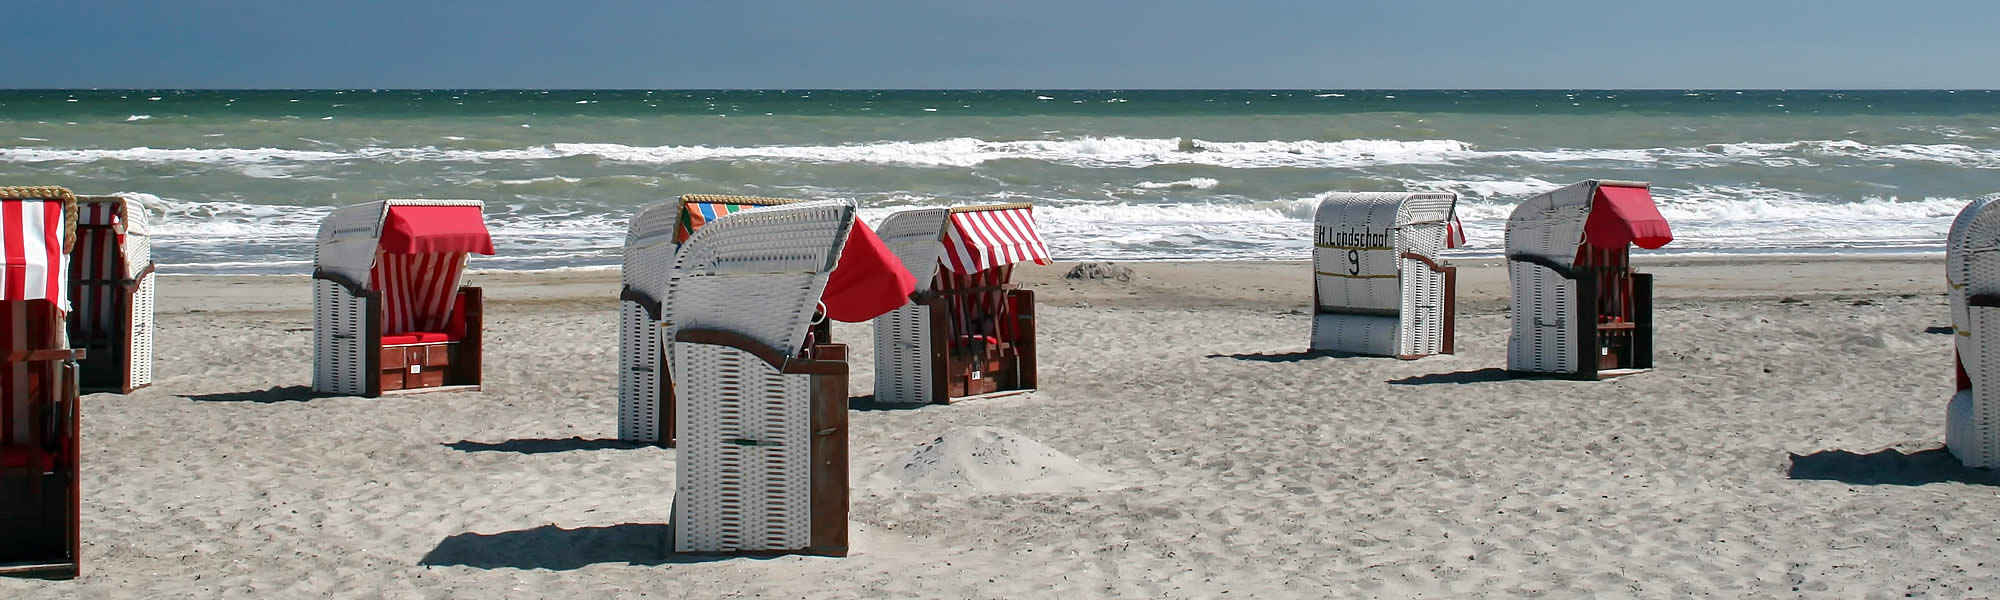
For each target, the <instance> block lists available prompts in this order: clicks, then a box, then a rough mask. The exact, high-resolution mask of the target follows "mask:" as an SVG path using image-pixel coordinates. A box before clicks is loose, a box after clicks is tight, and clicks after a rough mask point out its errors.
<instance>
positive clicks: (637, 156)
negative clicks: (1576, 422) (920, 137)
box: [0, 137, 2000, 168]
mask: <svg viewBox="0 0 2000 600" xmlns="http://www.w3.org/2000/svg"><path fill="white" fill-rule="evenodd" d="M323 147H325V146H323ZM576 156H594V157H597V158H600V159H603V160H607V161H613V162H624V163H635V164H676V163H685V162H693V161H701V160H745V159H748V160H772V161H798V162H817V163H864V164H881V165H901V166H922V167H971V166H977V165H980V164H984V163H987V162H992V161H1001V160H1033V161H1044V162H1051V163H1056V164H1063V165H1071V166H1078V167H1092V168H1139V167H1148V166H1154V165H1203V166H1214V167H1224V168H1357V167H1370V166H1384V165H1445V164H1460V165H1465V164H1481V163H1482V162H1483V161H1484V162H1490V161H1501V163H1502V164H1508V165H1512V164H1517V163H1576V164H1602V165H1605V166H1617V167H1668V168H1701V167H1716V166H1724V165H1729V164H1745V165H1762V166H1771V167H1785V166H1813V165H1817V164H1821V163H1823V162H1825V161H1830V160H1831V161H1847V162H1849V163H1854V162H1859V163H1863V164H1866V163H1880V162H1888V161H1900V162H1930V163H1939V164H1947V165H1952V166H1959V167H1971V168H2000V149H1985V148H1975V147H1972V146H1967V145H1964V144H1888V145H1868V144H1862V143H1859V142H1853V141H1847V140H1837V141H1827V140H1816V141H1798V142H1780V143H1768V142H1736V143H1724V144H1710V145H1707V146H1701V147H1687V148H1595V149H1481V148H1477V147H1475V146H1473V145H1472V144H1470V143H1467V142H1463V141H1459V140H1450V139H1441V140H1414V141H1412V140H1382V139H1354V140H1340V141H1313V140H1295V141H1285V140H1268V141H1250V142H1227V141H1208V140H1200V139H1183V138H1128V137H1083V138H1071V139H1060V140H1019V141H987V140H981V139H977V138H949V139H941V140H933V141H924V142H908V141H883V142H872V143H862V144H845V145H800V146H632V145H625V144H610V143H572V142H564V143H554V144H548V145H543V146H529V147H521V148H507V149H499V150H460V149H441V148H437V147H434V146H423V147H365V148H359V149H350V150H334V149H330V148H329V149H325V150H298V149H285V148H271V147H265V148H215V149H208V148H149V147H136V148H123V149H95V148H93V149H69V148H0V162H49V161H60V162H74V163H88V162H94V161H99V160H121V161H134V162H149V163H170V162H187V163H241V162H269V161H295V162H324V161H340V160H363V161H381V162H390V163H404V162H487V161H522V160H548V159H555V158H567V157H576Z"/></svg>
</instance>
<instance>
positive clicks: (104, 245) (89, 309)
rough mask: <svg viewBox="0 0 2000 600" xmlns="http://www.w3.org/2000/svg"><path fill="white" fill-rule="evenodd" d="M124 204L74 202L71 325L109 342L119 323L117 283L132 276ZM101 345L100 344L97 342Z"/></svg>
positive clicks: (93, 338)
mask: <svg viewBox="0 0 2000 600" xmlns="http://www.w3.org/2000/svg"><path fill="white" fill-rule="evenodd" d="M124 217H125V215H124V210H123V205H122V204H120V203H117V202H83V203H79V205H78V206H77V220H78V223H77V228H76V245H75V246H74V247H73V248H71V249H70V256H71V260H70V269H69V277H70V286H71V287H72V288H73V289H72V290H71V296H72V297H73V298H75V300H76V307H75V308H76V310H74V311H72V312H71V313H70V326H71V327H73V328H74V331H76V332H78V333H80V334H82V336H81V337H83V338H84V339H85V340H88V341H95V342H109V341H111V340H113V339H116V338H115V336H110V335H103V336H100V335H95V334H98V333H106V334H109V333H114V332H116V331H117V330H118V328H119V327H120V325H121V324H120V323H118V309H119V308H121V307H118V306H116V305H115V304H114V303H113V302H114V300H115V299H116V298H117V296H116V295H115V293H116V291H117V289H118V286H119V285H120V284H121V283H123V281H124V280H125V279H126V278H128V277H131V276H132V275H133V274H132V273H126V272H125V253H124V243H125V234H124V233H123V227H121V225H122V224H123V223H122V221H123V220H124ZM100 345H101V344H100Z"/></svg>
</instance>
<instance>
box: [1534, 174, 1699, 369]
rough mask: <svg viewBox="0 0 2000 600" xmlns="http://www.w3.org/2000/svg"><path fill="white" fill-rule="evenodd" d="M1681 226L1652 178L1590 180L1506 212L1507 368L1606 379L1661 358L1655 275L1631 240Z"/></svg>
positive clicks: (1641, 241)
mask: <svg viewBox="0 0 2000 600" xmlns="http://www.w3.org/2000/svg"><path fill="white" fill-rule="evenodd" d="M1673 239H1674V238H1673V232H1672V230H1671V229H1669V228H1668V225H1667V221H1666V219H1665V218H1664V217H1661V216H1660V211H1659V209H1658V208H1657V207H1656V206H1654V204H1653V200H1652V195H1651V193H1650V191H1649V190H1648V188H1647V185H1646V184H1645V183H1640V182H1624V181H1598V180H1590V181H1584V182H1581V183H1577V184H1574V185H1570V186H1567V187H1564V188H1561V189H1557V190H1554V191H1551V192H1548V193H1545V194H1541V195H1538V196H1535V197H1533V198H1529V199H1528V200H1527V201H1524V202H1522V203H1521V204H1520V205H1519V206H1516V207H1515V208H1514V213H1513V215H1512V216H1510V217H1509V218H1508V220H1507V278H1508V280H1509V282H1510V283H1511V284H1512V287H1513V293H1514V297H1513V303H1512V306H1511V307H1510V309H1509V310H1510V311H1511V313H1512V324H1511V325H1512V331H1511V333H1510V335H1509V337H1508V343H1507V370H1509V371H1514V372H1520V373H1537V374H1551V375H1561V376H1566V377H1573V378H1577V379H1601V378H1607V377H1614V376H1618V375H1627V374H1631V373H1636V372H1640V371H1644V370H1647V369H1651V368H1652V367H1653V278H1652V276H1651V275H1648V274H1645V273H1640V272H1638V271H1635V270H1633V269H1632V265H1631V247H1632V246H1635V245H1636V246H1638V247H1641V248H1646V249H1655V248H1659V247H1662V246H1665V245H1666V244H1667V243H1669V242H1672V241H1673Z"/></svg>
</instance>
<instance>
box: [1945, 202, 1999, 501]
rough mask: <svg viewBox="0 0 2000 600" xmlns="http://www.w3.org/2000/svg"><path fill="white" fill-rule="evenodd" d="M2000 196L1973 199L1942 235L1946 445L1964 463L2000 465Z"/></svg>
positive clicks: (1987, 466) (1970, 465)
mask: <svg viewBox="0 0 2000 600" xmlns="http://www.w3.org/2000/svg"><path fill="white" fill-rule="evenodd" d="M1996 204H2000V196H1989V197H1986V198H1981V199H1979V200H1974V201H1973V202H1972V204H1970V205H1967V206H1966V207H1965V210H1963V211H1960V212H1959V213H1958V219H1957V220H1955V221H1953V222H1952V224H1951V235H1950V237H1948V238H1946V240H1945V282H1946V283H1947V284H1948V286H1949V290H1950V297H1951V324H1952V331H1953V333H1954V334H1955V335H1953V336H1952V340H1953V344H1952V349H1953V352H1952V355H1953V359H1954V360H1955V361H1956V362H1957V365H1956V370H1957V373H1958V374H1957V377H1956V379H1957V380H1958V381H1957V389H1958V391H1957V393H1956V394H1953V395H1952V397H1951V402H1950V404H1948V405H1947V406H1946V408H1945V434H1944V445H1945V447H1946V448H1948V449H1950V450H1951V454H1952V456H1954V457H1957V458H1958V460H1959V462H1962V463H1964V464H1965V466H1968V467H1975V468H1991V467H1996V466H2000V208H1995V205H1996Z"/></svg>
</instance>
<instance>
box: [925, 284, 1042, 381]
mask: <svg viewBox="0 0 2000 600" xmlns="http://www.w3.org/2000/svg"><path fill="white" fill-rule="evenodd" d="M975 291H976V290H975ZM1007 302H1008V304H1009V306H1011V307H1012V309H1013V313H1014V319H1015V327H1014V336H1013V337H1012V338H1011V339H1010V340H1009V341H1006V342H1001V343H997V344H986V343H973V344H969V345H968V344H962V345H959V346H957V347H953V344H952V342H953V341H954V340H953V336H952V332H951V320H950V319H951V312H950V308H949V307H948V304H949V303H948V302H947V301H946V300H945V299H944V298H942V297H936V296H934V297H931V298H929V299H926V300H925V301H924V302H923V303H922V304H923V305H925V306H927V307H928V308H929V312H930V336H931V340H930V348H931V357H930V361H929V362H930V367H931V385H932V390H931V398H930V401H931V403H933V404H951V403H953V402H958V401H963V400H967V399H972V398H977V397H993V396H995V395H1004V394H1008V393H1018V392H1025V391H1029V390H1033V389H1035V387H1036V386H1037V384H1038V383H1039V382H1038V381H1037V378H1038V374H1037V373H1036V369H1035V360H1036V357H1035V293H1034V291H1032V290H1022V289H1009V290H1007Z"/></svg>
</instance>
